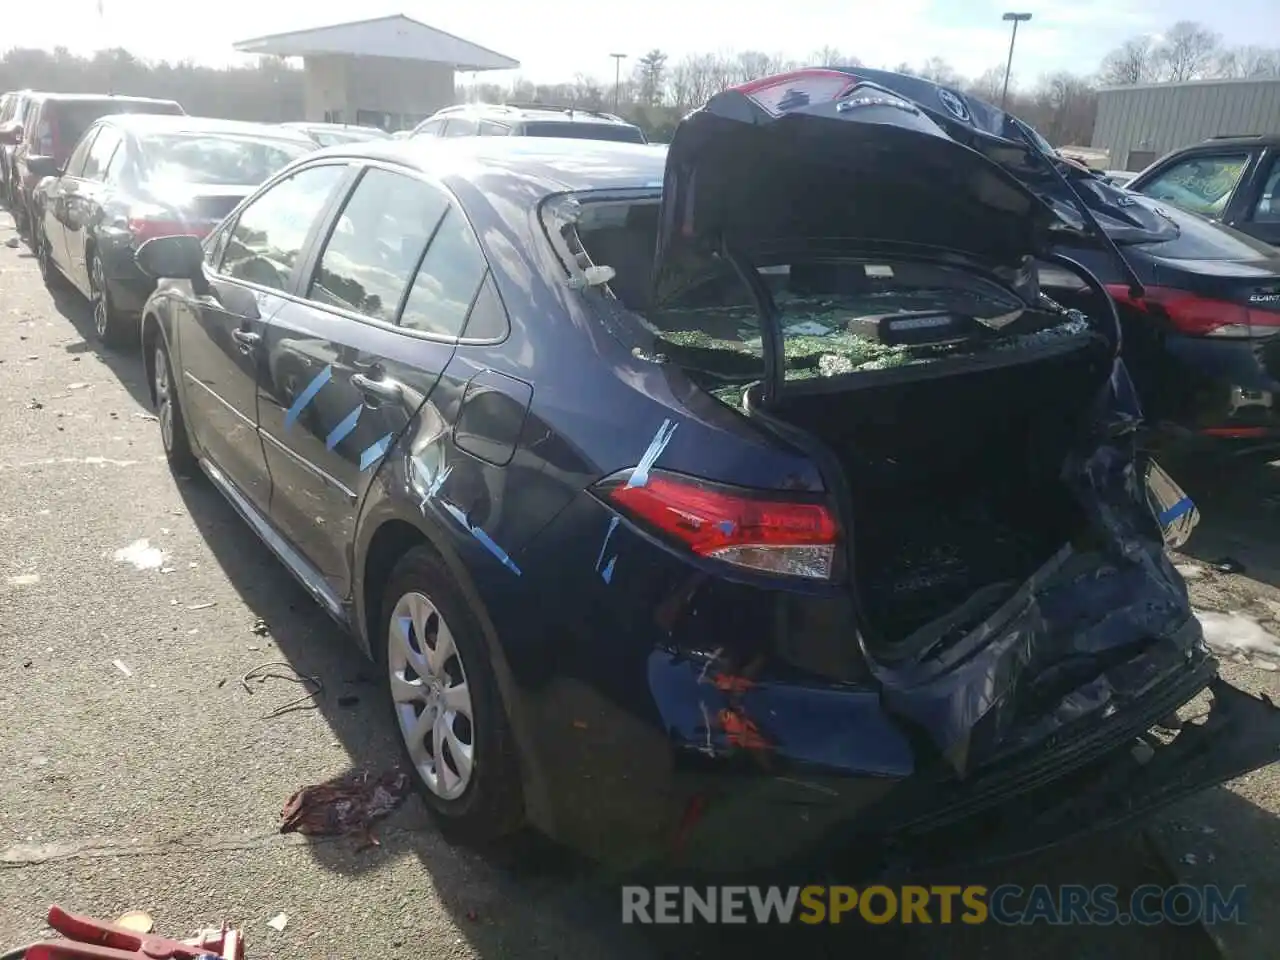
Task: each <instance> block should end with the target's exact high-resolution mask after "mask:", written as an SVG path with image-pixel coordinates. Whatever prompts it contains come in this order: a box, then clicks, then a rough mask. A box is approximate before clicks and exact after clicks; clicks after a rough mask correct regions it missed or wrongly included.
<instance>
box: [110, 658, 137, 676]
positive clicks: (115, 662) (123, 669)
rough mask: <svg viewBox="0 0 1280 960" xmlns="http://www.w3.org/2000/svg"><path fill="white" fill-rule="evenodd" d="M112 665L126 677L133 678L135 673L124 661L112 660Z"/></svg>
mask: <svg viewBox="0 0 1280 960" xmlns="http://www.w3.org/2000/svg"><path fill="white" fill-rule="evenodd" d="M111 663H112V665H113V666H114V667H115V668H116V669H117V670H119V671H120V672H121V673H123V674H124V675H125V676H126V677H132V676H133V671H132V670H130V669H129V665H128V664H127V663H125V662H124V661H123V660H112V661H111Z"/></svg>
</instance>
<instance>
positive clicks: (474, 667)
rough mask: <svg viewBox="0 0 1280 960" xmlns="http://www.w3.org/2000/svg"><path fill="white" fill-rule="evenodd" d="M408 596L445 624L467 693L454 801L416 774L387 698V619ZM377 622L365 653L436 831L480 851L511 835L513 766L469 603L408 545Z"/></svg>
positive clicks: (430, 557) (517, 800)
mask: <svg viewBox="0 0 1280 960" xmlns="http://www.w3.org/2000/svg"><path fill="white" fill-rule="evenodd" d="M415 593H416V594H421V595H423V596H425V597H427V598H429V601H430V605H431V606H433V607H434V608H435V610H436V611H438V614H439V616H440V617H442V618H443V620H444V621H445V623H446V624H447V625H448V630H449V633H450V634H451V635H452V637H453V642H454V647H455V648H456V650H457V655H458V658H459V661H460V663H461V664H462V668H463V670H464V671H465V674H464V679H465V682H466V685H467V688H468V690H469V692H470V698H471V708H472V713H473V720H472V721H471V727H470V730H471V747H472V758H473V761H472V770H471V775H470V777H471V778H470V781H469V782H468V783H467V785H466V788H465V790H463V792H462V793H461V795H460V796H458V797H457V798H455V799H445V798H444V797H442V796H439V795H438V794H437V793H435V792H433V791H432V790H431V788H430V787H429V786H428V784H427V781H426V780H425V779H424V778H423V776H422V774H421V773H420V771H419V770H418V768H417V765H416V763H415V761H414V759H413V757H412V756H411V754H410V752H409V747H408V743H407V735H406V734H405V733H404V732H403V729H402V727H401V726H400V714H399V713H398V711H397V705H396V703H395V700H394V696H393V694H392V692H391V666H390V664H391V660H392V657H391V655H390V646H391V643H392V639H391V638H392V633H391V630H392V623H391V618H392V614H393V613H394V612H395V610H396V606H397V604H398V603H399V602H400V601H401V599H402V598H404V597H405V596H406V595H409V594H415ZM378 622H379V624H380V625H381V629H380V633H379V635H378V636H376V637H374V638H373V647H374V650H375V652H376V655H377V657H378V662H379V664H380V665H381V666H382V668H383V676H384V678H385V680H384V683H385V684H386V688H387V693H388V696H387V702H388V709H389V710H390V711H391V716H392V721H393V723H395V729H396V732H397V737H398V739H399V741H400V748H401V757H402V762H403V764H404V767H405V769H406V770H408V771H409V776H410V777H411V779H412V780H413V784H414V786H415V787H416V788H417V790H418V793H419V794H420V795H421V796H422V798H423V801H424V802H425V803H426V805H427V808H428V809H429V810H430V811H431V812H432V814H433V815H434V817H435V820H436V822H437V823H438V825H439V827H440V830H441V832H442V833H444V834H445V835H446V836H447V837H448V838H449V839H451V840H454V841H457V842H461V843H465V844H471V845H488V844H492V843H495V842H497V841H499V840H504V839H506V838H509V837H511V836H512V835H514V834H516V833H517V832H518V831H519V830H520V828H521V827H522V826H523V825H524V820H525V816H524V797H523V791H522V788H521V780H520V765H519V761H518V759H517V756H516V748H515V741H514V739H513V737H512V734H511V727H510V724H509V723H508V720H507V715H506V710H505V709H504V707H503V703H502V698H501V696H500V694H499V692H498V687H497V682H496V680H495V679H494V674H493V668H492V667H491V666H490V664H489V656H488V650H487V648H486V644H485V641H484V638H483V636H482V634H481V631H480V626H479V624H478V623H477V621H476V617H475V615H474V614H473V613H472V611H471V608H470V605H469V604H468V603H467V601H466V598H465V597H464V595H463V593H462V591H461V590H460V589H459V587H458V585H457V583H456V582H455V580H454V578H453V576H452V574H450V573H449V570H448V568H447V567H446V566H445V565H444V563H443V561H441V559H440V558H439V557H438V556H437V555H436V554H435V553H434V552H433V551H432V550H431V549H430V548H428V547H425V546H423V547H415V548H413V549H412V550H410V551H409V552H408V553H406V554H405V555H404V556H403V557H401V558H400V561H399V562H398V563H397V564H396V565H395V568H394V569H393V570H392V572H391V576H390V579H389V580H388V582H387V586H386V589H385V591H384V592H383V598H382V608H381V611H380V616H379V618H378Z"/></svg>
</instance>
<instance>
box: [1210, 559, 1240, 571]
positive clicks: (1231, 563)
mask: <svg viewBox="0 0 1280 960" xmlns="http://www.w3.org/2000/svg"><path fill="white" fill-rule="evenodd" d="M1210 566H1211V567H1213V569H1215V570H1217V571H1218V572H1219V573H1244V564H1243V563H1241V562H1240V561H1239V560H1237V559H1236V558H1235V557H1223V558H1222V559H1221V560H1215V561H1213V563H1211V564H1210Z"/></svg>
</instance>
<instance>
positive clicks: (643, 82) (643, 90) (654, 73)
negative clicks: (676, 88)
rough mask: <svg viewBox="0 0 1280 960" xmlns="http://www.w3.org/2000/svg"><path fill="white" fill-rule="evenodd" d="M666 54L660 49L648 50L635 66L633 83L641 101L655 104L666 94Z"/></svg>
mask: <svg viewBox="0 0 1280 960" xmlns="http://www.w3.org/2000/svg"><path fill="white" fill-rule="evenodd" d="M666 82H667V55H666V54H665V53H663V52H662V51H661V50H656V49H655V50H650V51H649V52H648V53H646V54H645V55H644V56H642V57H641V58H640V59H639V60H638V61H636V67H635V83H636V87H637V89H638V92H639V99H640V102H641V103H645V104H648V105H650V106H656V105H657V104H659V103H661V102H662V101H663V98H664V96H665V94H666Z"/></svg>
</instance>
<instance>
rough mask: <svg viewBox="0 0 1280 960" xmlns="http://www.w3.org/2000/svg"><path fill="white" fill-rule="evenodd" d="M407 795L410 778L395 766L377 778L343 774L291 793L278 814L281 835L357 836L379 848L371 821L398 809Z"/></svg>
mask: <svg viewBox="0 0 1280 960" xmlns="http://www.w3.org/2000/svg"><path fill="white" fill-rule="evenodd" d="M408 792H409V776H408V774H407V773H405V772H404V771H403V770H401V769H399V768H398V767H393V768H392V769H391V770H389V771H387V772H386V773H383V774H381V775H379V776H377V777H374V776H373V775H372V774H371V773H370V772H369V771H367V770H357V771H354V772H352V773H345V774H343V775H341V776H339V777H334V778H333V779H332V780H326V781H325V782H324V783H319V784H315V785H314V786H310V787H303V788H302V789H301V790H298V791H297V792H296V793H294V794H293V796H291V797H290V798H289V799H288V800H287V801H286V802H285V805H284V809H283V810H281V811H280V817H281V819H282V820H283V822H282V823H281V824H280V832H281V833H301V834H304V835H306V836H313V837H326V836H341V835H343V834H348V833H359V834H362V835H363V836H364V838H365V840H366V841H367V844H369V845H372V846H379V845H380V844H379V843H378V839H377V837H375V836H374V835H373V833H372V829H373V821H374V820H377V819H379V818H381V817H385V816H386V815H387V814H389V813H391V812H392V811H393V810H395V809H396V807H398V806H400V804H401V802H402V801H403V800H404V798H405V795H406V794H407V793H408Z"/></svg>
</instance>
